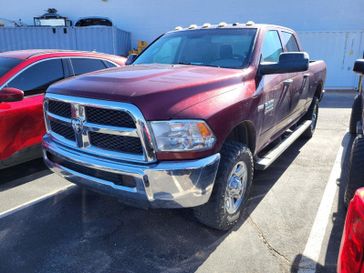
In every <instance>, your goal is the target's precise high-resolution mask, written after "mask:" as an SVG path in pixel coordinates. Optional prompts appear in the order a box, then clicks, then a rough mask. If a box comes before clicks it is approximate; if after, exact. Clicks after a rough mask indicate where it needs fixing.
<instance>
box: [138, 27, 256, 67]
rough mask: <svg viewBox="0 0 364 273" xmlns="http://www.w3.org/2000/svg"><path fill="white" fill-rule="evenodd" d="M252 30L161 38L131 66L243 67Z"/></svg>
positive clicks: (197, 32)
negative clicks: (153, 64) (157, 64)
mask: <svg viewBox="0 0 364 273" xmlns="http://www.w3.org/2000/svg"><path fill="white" fill-rule="evenodd" d="M255 34H256V29H201V30H188V31H178V32H172V33H168V34H165V35H163V36H162V37H161V38H159V39H158V40H156V41H155V42H154V43H153V44H151V45H150V47H148V48H147V49H146V50H145V51H144V52H143V53H142V54H141V55H140V56H139V57H138V58H137V59H136V60H135V61H134V63H133V64H151V63H160V64H187V65H201V66H215V67H224V68H242V67H246V66H247V64H248V62H249V59H250V58H249V57H250V54H251V51H252V47H253V43H254V37H255Z"/></svg>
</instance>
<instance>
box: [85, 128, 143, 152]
mask: <svg viewBox="0 0 364 273" xmlns="http://www.w3.org/2000/svg"><path fill="white" fill-rule="evenodd" d="M89 137H90V143H91V145H93V146H95V147H98V148H101V149H106V150H113V151H117V152H122V153H130V154H143V149H142V144H141V142H140V139H139V138H136V137H125V136H115V135H106V134H99V133H96V132H90V133H89Z"/></svg>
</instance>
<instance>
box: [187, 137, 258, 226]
mask: <svg viewBox="0 0 364 273" xmlns="http://www.w3.org/2000/svg"><path fill="white" fill-rule="evenodd" d="M253 173H254V163H253V155H252V153H251V151H250V149H249V148H248V147H247V146H245V145H243V144H241V143H239V142H234V141H230V142H227V143H225V144H224V146H223V148H222V150H221V160H220V165H219V170H218V172H217V176H216V181H215V185H214V189H213V191H212V194H211V197H210V200H209V201H208V203H206V204H204V205H202V206H199V207H196V208H194V215H195V217H196V218H197V219H198V220H199V221H200V222H201V223H203V224H205V225H206V226H209V227H212V228H215V229H219V230H228V229H229V228H231V227H232V226H233V225H235V224H236V222H237V221H238V219H239V217H240V214H241V211H242V209H243V208H244V205H245V203H246V202H247V201H248V197H249V192H250V187H251V184H252V180H253Z"/></svg>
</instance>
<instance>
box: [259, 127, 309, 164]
mask: <svg viewBox="0 0 364 273" xmlns="http://www.w3.org/2000/svg"><path fill="white" fill-rule="evenodd" d="M311 124H312V121H311V120H307V121H305V122H304V123H302V124H301V125H300V126H298V127H297V129H296V130H294V131H293V132H292V133H291V134H290V136H289V137H287V138H286V139H285V140H284V141H283V142H282V143H280V144H279V145H278V146H277V147H275V148H274V149H272V150H270V151H269V152H268V153H267V154H265V155H264V157H262V158H257V159H256V161H255V169H256V170H265V169H266V168H268V167H269V166H270V165H271V164H272V163H273V162H274V161H275V160H276V159H277V158H278V157H279V156H280V155H281V154H282V153H283V152H284V151H285V150H287V149H288V147H289V146H291V144H292V143H293V142H295V141H296V140H297V139H298V138H299V137H300V136H301V135H302V134H303V133H304V132H305V131H306V129H307V128H308V127H310V126H311Z"/></svg>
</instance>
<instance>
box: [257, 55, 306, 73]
mask: <svg viewBox="0 0 364 273" xmlns="http://www.w3.org/2000/svg"><path fill="white" fill-rule="evenodd" d="M309 59H310V58H309V56H308V54H307V53H306V52H285V53H281V55H279V61H278V63H270V62H266V63H261V64H260V67H259V71H260V74H261V75H267V74H282V73H292V72H303V71H306V70H307V69H308V66H309V62H310V61H309Z"/></svg>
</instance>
